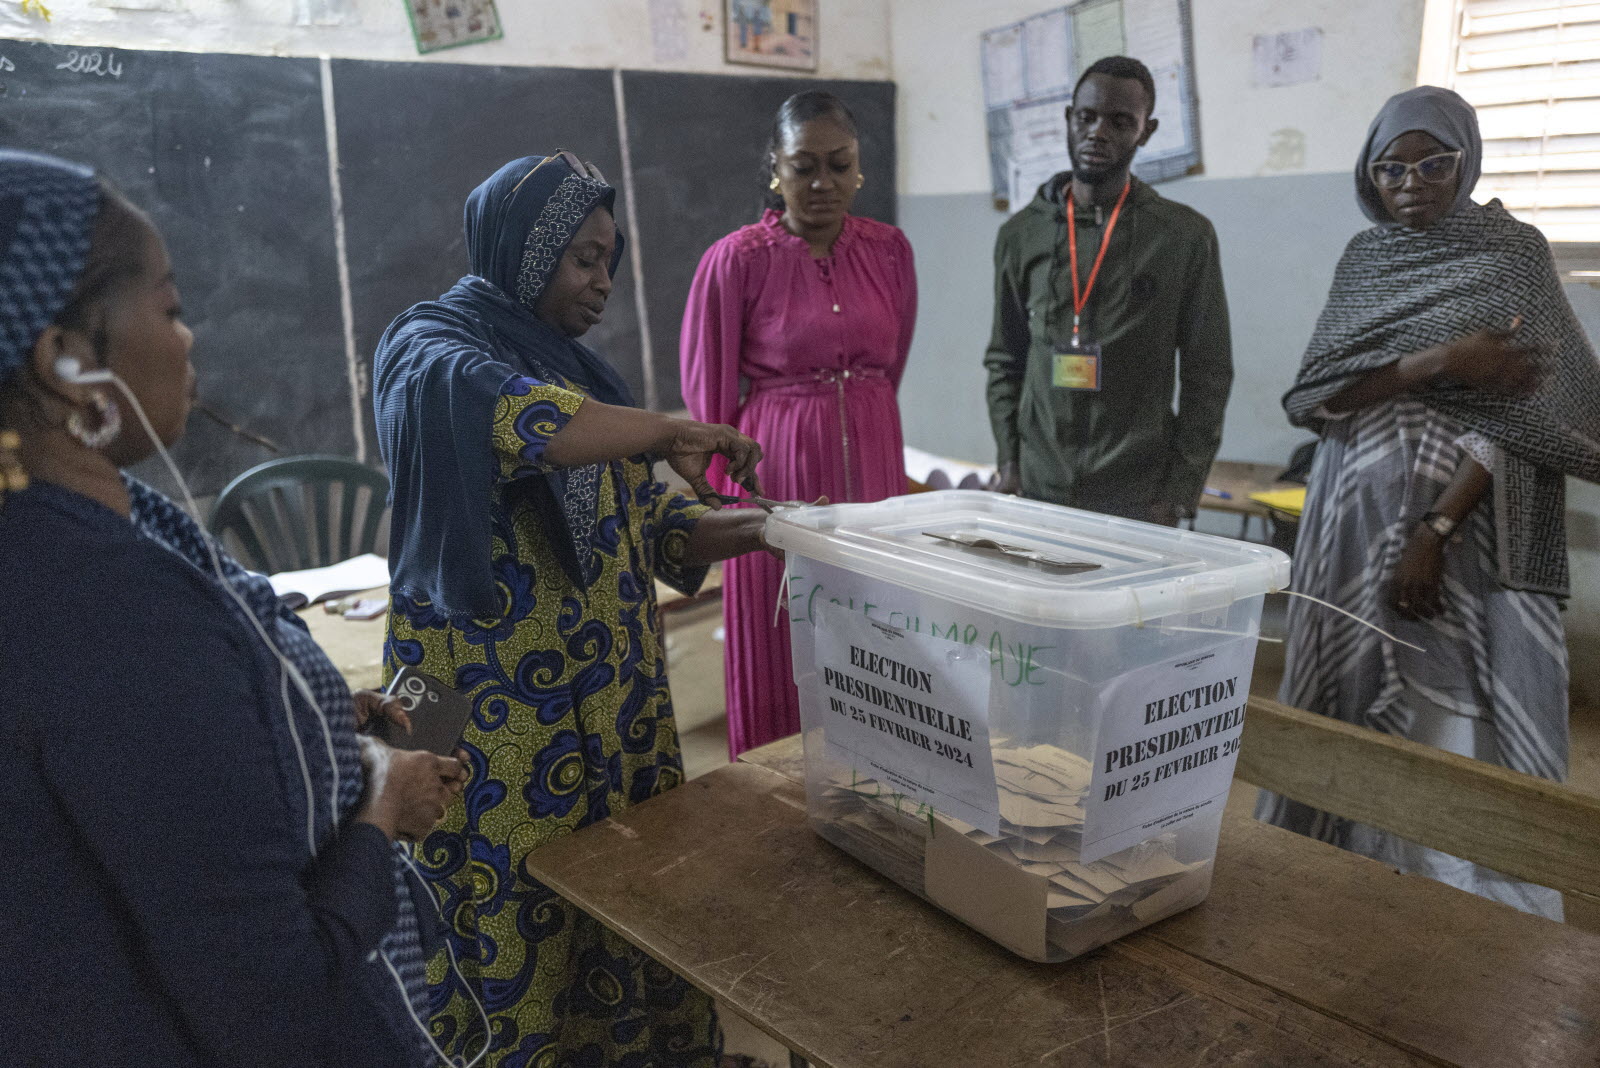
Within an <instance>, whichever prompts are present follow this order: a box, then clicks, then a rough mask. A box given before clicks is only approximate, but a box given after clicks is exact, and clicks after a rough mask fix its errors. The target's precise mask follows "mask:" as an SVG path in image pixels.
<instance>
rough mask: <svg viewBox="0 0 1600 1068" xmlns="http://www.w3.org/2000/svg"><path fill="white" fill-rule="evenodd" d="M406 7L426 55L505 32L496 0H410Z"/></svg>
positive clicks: (491, 38) (498, 36) (491, 39)
mask: <svg viewBox="0 0 1600 1068" xmlns="http://www.w3.org/2000/svg"><path fill="white" fill-rule="evenodd" d="M406 11H407V13H408V14H409V15H410V16H411V35H412V37H413V38H415V39H416V42H417V51H418V52H419V53H422V54H424V55H426V54H427V53H429V52H438V51H440V50H442V49H446V48H458V47H460V46H461V45H469V44H477V43H478V42H480V41H496V40H499V39H500V37H501V36H503V34H502V32H501V29H500V13H499V12H498V11H496V10H495V6H494V0H406Z"/></svg>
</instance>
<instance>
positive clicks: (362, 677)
mask: <svg viewBox="0 0 1600 1068" xmlns="http://www.w3.org/2000/svg"><path fill="white" fill-rule="evenodd" d="M352 596H355V597H376V598H381V599H383V600H388V599H389V587H387V586H380V587H378V588H377V589H375V590H367V591H366V592H364V593H359V594H352ZM340 599H341V600H343V598H340ZM300 618H301V619H303V620H305V621H306V626H307V627H308V628H310V630H311V636H312V637H313V638H315V639H316V640H317V644H318V645H320V646H322V651H323V652H325V653H327V654H328V659H329V660H332V661H333V666H334V667H336V668H338V669H339V674H341V675H343V676H344V679H345V682H347V683H349V685H350V688H351V689H352V690H381V689H382V688H383V634H384V630H385V629H386V628H387V626H388V617H387V616H379V617H378V618H377V619H346V618H344V617H343V616H337V615H332V614H330V613H329V612H328V611H326V610H325V609H324V608H323V607H322V605H320V604H313V605H307V606H306V607H305V608H302V609H301V610H300Z"/></svg>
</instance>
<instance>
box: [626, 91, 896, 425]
mask: <svg viewBox="0 0 1600 1068" xmlns="http://www.w3.org/2000/svg"><path fill="white" fill-rule="evenodd" d="M622 84H623V94H624V96H625V97H626V99H627V106H628V143H629V145H630V147H631V150H632V153H633V182H634V189H635V191H636V196H637V198H638V202H639V203H638V216H639V235H638V236H639V241H640V247H641V248H642V249H643V250H644V278H645V292H646V294H647V296H648V298H649V304H648V306H649V317H650V334H651V343H652V347H653V349H654V355H655V361H654V362H655V369H656V381H657V389H658V394H659V396H660V398H661V404H662V406H663V407H666V408H676V407H679V406H680V405H681V403H682V389H681V380H680V377H679V373H678V332H679V327H680V326H681V324H682V322H683V305H684V301H685V300H686V299H688V296H689V284H690V282H692V281H693V280H694V271H695V268H696V267H697V266H698V265H699V263H700V257H701V256H702V255H704V253H705V250H706V249H707V248H708V247H710V245H711V244H712V243H713V242H714V241H716V240H717V239H718V238H720V237H723V236H724V235H726V234H728V233H730V232H732V231H733V230H736V229H738V228H739V227H741V226H744V225H746V224H747V223H752V222H755V221H756V220H757V219H758V218H760V217H761V207H762V197H763V195H764V194H765V193H766V188H765V186H764V185H763V175H764V169H763V160H764V159H765V156H766V149H767V138H768V137H769V136H770V134H771V131H772V120H773V117H774V116H775V115H776V114H777V111H778V106H779V105H780V104H782V103H783V102H784V100H786V99H787V98H788V97H790V96H791V95H793V94H794V93H798V92H800V91H802V90H805V89H824V90H827V91H829V92H831V93H834V94H835V95H837V96H838V97H839V98H840V99H842V100H843V101H844V102H845V104H846V106H848V107H849V108H850V111H851V113H852V114H853V115H854V116H855V118H856V127H857V131H858V133H859V134H860V137H861V168H862V173H863V174H864V175H865V177H866V185H864V186H863V187H862V189H861V192H860V193H858V194H857V195H856V201H855V206H854V208H853V209H852V210H853V211H854V212H855V214H857V215H864V216H866V217H868V218H872V219H878V220H880V221H882V222H887V223H892V222H894V221H895V194H894V186H895V150H894V146H895V141H894V100H895V91H894V85H893V84H892V83H889V82H855V81H821V80H818V79H815V78H806V79H800V78H761V77H730V76H727V75H721V74H665V73H657V72H652V71H626V72H624V74H623V79H622Z"/></svg>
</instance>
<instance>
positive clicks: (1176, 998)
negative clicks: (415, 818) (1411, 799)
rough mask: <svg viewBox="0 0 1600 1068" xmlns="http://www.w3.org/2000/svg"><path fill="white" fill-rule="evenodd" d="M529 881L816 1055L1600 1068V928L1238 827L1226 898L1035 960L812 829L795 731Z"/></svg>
mask: <svg viewBox="0 0 1600 1068" xmlns="http://www.w3.org/2000/svg"><path fill="white" fill-rule="evenodd" d="M746 757H747V759H748V760H749V761H750V762H748V763H741V764H735V765H731V766H729V767H726V768H722V769H719V770H718V771H715V772H712V773H711V774H709V775H706V776H703V777H701V778H698V779H695V780H692V781H690V782H688V783H686V784H685V785H684V786H682V787H680V788H678V789H676V790H672V791H670V792H668V793H666V794H664V795H662V796H661V797H658V798H655V799H653V800H651V801H649V802H648V803H646V804H643V805H640V806H637V807H635V808H633V809H630V810H629V811H628V812H626V813H624V814H623V815H622V816H621V817H619V818H616V819H610V820H606V821H604V822H602V823H599V824H596V825H595V826H593V827H590V828H587V829H585V830H583V831H580V832H578V833H576V834H574V835H571V836H569V837H567V838H564V839H561V840H559V841H556V842H553V843H551V844H549V845H547V846H544V847H541V848H540V849H539V850H537V851H536V852H534V853H533V854H532V855H531V856H530V857H529V858H528V862H527V870H528V873H529V875H530V876H532V877H533V878H535V879H539V880H541V881H543V882H545V883H547V884H549V885H550V886H552V887H554V888H555V889H556V890H557V891H559V892H560V893H561V894H562V895H564V896H565V897H567V898H569V899H570V900H572V901H574V902H576V903H577V904H579V905H580V906H582V907H583V908H584V909H586V910H587V911H589V912H590V913H591V914H592V915H594V916H596V917H597V918H598V919H600V920H601V921H602V922H603V923H605V924H606V925H607V926H609V927H611V928H613V929H614V930H616V931H617V932H619V933H620V934H621V935H623V937H625V938H627V939H628V940H629V941H631V942H633V943H634V944H635V945H637V946H639V947H640V948H641V949H644V950H645V951H647V952H649V953H650V954H652V955H653V956H654V957H655V958H656V959H658V960H660V961H661V962H662V963H664V964H666V965H667V966H669V967H671V968H672V969H673V970H674V971H676V972H678V973H679V974H680V975H683V976H684V977H685V978H687V979H688V980H689V981H690V982H692V983H693V984H694V985H696V986H698V987H699V988H701V989H702V990H705V991H707V992H708V993H710V994H712V995H714V996H715V997H717V998H718V999H719V1000H721V1001H722V1002H723V1004H725V1005H727V1006H729V1007H730V1008H731V1009H732V1011H734V1012H736V1013H738V1014H739V1015H740V1016H742V1017H744V1018H745V1019H747V1020H749V1021H751V1022H752V1023H753V1024H755V1025H756V1026H757V1027H759V1028H760V1029H761V1030H763V1031H765V1032H767V1033H768V1034H770V1035H772V1036H773V1037H774V1038H776V1039H777V1040H778V1041H780V1042H782V1043H783V1044H784V1045H786V1046H788V1047H789V1048H790V1049H792V1050H795V1051H797V1052H799V1053H800V1054H802V1055H803V1056H805V1057H807V1058H809V1059H810V1060H811V1062H812V1063H813V1064H814V1065H817V1066H818V1068H1000V1066H1010V1065H1046V1066H1052V1065H1053V1066H1063V1065H1122V1066H1128V1068H1134V1066H1138V1068H1166V1066H1176V1068H1182V1066H1189V1065H1193V1066H1196V1068H1201V1066H1205V1065H1216V1066H1220V1065H1229V1066H1245V1065H1252V1066H1260V1068H1269V1066H1270V1068H1298V1066H1328V1068H1332V1066H1351V1065H1361V1066H1369V1068H1371V1066H1391V1065H1459V1066H1467V1065H1471V1066H1482V1068H1523V1066H1538V1068H1578V1066H1580V1065H1581V1066H1583V1068H1593V1066H1594V1065H1595V1064H1596V1063H1600V936H1595V935H1590V934H1585V933H1584V932H1581V931H1577V930H1575V929H1572V928H1568V927H1564V926H1562V925H1560V924H1555V923H1551V922H1549V921H1547V920H1542V919H1538V918H1536V917H1532V916H1527V915H1524V914H1522V913H1519V912H1516V911H1514V910H1512V909H1509V908H1507V907H1505V906H1503V905H1497V904H1495V903H1493V902H1490V901H1486V900H1483V899H1480V898H1477V897H1473V896H1472V895H1469V894H1466V893H1463V892H1461V891H1458V890H1454V889H1451V888H1450V887H1447V886H1444V885H1442V884H1438V883H1434V882H1431V881H1429V880H1426V879H1422V878H1418V877H1413V876H1405V875H1398V874H1395V873H1394V872H1392V871H1390V870H1389V869H1387V868H1384V867H1383V866H1382V865H1380V864H1377V863H1375V862H1373V861H1370V860H1367V859H1366V858H1364V857H1359V856H1355V855H1354V854H1350V853H1345V852H1343V851H1341V850H1338V849H1334V848H1333V847H1331V846H1326V845H1323V844H1321V843H1318V842H1313V841H1311V840H1309V839H1306V838H1301V837H1299V836H1297V835H1293V834H1290V833H1289V832H1287V831H1282V830H1279V829H1278V828H1275V827H1269V826H1266V825H1264V824H1259V823H1256V822H1255V821H1253V820H1250V819H1248V818H1244V817H1230V818H1229V819H1228V820H1227V822H1226V823H1225V825H1224V828H1223V832H1222V842H1221V847H1220V852H1219V855H1218V861H1217V868H1216V878H1215V883H1214V885H1213V888H1212V891H1211V896H1210V898H1209V899H1208V900H1207V901H1206V902H1205V903H1204V904H1202V905H1200V906H1199V907H1197V908H1195V909H1192V910H1190V911H1188V912H1186V913H1183V914H1181V915H1179V916H1175V917H1173V918H1171V919H1169V920H1165V921H1163V922H1161V923H1159V924H1157V925H1155V926H1154V927H1150V928H1147V929H1145V930H1144V931H1141V932H1138V933H1136V934H1134V935H1131V936H1129V937H1127V938H1124V939H1122V940H1120V941H1118V942H1115V943H1113V944H1112V945H1110V946H1107V947H1105V948H1103V949H1100V950H1096V951H1095V952H1093V953H1090V954H1087V955H1085V956H1083V957H1080V958H1078V959H1076V960H1073V961H1069V962H1067V963H1065V964H1055V965H1047V964H1034V963H1031V962H1028V961H1025V960H1022V959H1020V958H1018V957H1015V956H1013V955H1012V954H1010V953H1008V952H1007V951H1005V950H1004V949H1001V948H1000V947H999V946H997V945H995V944H994V943H992V942H990V941H989V940H988V939H986V938H984V937H983V936H982V935H979V934H977V933H975V932H974V931H972V930H970V929H969V928H967V927H965V926H964V925H962V924H961V923H959V922H957V921H955V920H953V919H950V918H949V917H947V916H945V915H944V914H943V913H941V912H939V911H938V910H937V909H935V908H933V907H932V906H930V905H927V904H925V903H924V902H922V901H920V900H919V899H917V898H916V897H914V896H913V895H911V894H909V893H907V892H905V891H903V890H901V889H899V888H898V887H897V886H895V885H894V884H892V883H890V882H888V881H887V880H885V879H883V878H882V877H880V876H879V875H878V874H877V873H876V872H873V871H872V870H870V869H869V868H867V867H865V866H863V865H861V864H858V863H857V862H855V861H854V860H852V859H851V858H849V857H848V856H846V855H845V854H843V853H841V852H840V851H838V850H836V849H834V848H833V847H832V846H831V845H829V844H827V843H826V842H824V841H822V840H821V839H820V838H818V837H817V836H816V835H815V834H813V833H812V832H811V830H810V829H809V827H808V826H807V824H806V821H805V789H804V786H803V784H802V782H801V761H800V750H799V741H798V738H790V739H786V740H784V741H781V742H777V743H774V744H773V745H770V746H767V747H765V748H764V749H762V750H757V751H755V752H754V753H749V754H746Z"/></svg>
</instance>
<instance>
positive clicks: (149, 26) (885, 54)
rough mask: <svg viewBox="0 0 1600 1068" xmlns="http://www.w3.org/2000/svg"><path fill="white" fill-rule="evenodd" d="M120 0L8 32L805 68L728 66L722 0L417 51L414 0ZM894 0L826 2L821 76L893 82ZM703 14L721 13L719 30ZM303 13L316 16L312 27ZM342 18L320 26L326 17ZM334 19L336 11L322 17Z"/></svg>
mask: <svg viewBox="0 0 1600 1068" xmlns="http://www.w3.org/2000/svg"><path fill="white" fill-rule="evenodd" d="M117 2H119V0H49V3H48V4H47V6H48V7H49V8H50V11H51V14H52V19H51V21H50V22H48V23H46V22H44V21H42V20H40V19H38V18H36V17H33V16H28V15H22V14H20V13H19V11H18V5H17V4H16V3H14V2H10V0H8V2H6V3H0V37H11V38H20V39H23V40H41V41H49V42H51V43H54V44H67V45H73V44H81V45H95V46H99V47H113V48H149V49H166V50H173V51H182V52H244V53H253V54H262V55H284V56H308V55H319V54H323V53H326V54H329V55H333V56H339V57H342V58H348V59H392V60H416V59H424V60H431V61H435V62H443V63H491V64H495V63H498V64H507V65H519V66H545V67H627V68H630V69H635V70H673V71H697V72H702V73H727V74H777V75H790V74H793V73H794V72H792V71H785V70H780V69H777V68H767V67H749V66H735V65H730V64H727V63H724V62H723V58H722V37H721V29H722V16H721V9H722V3H721V0H582V2H567V3H551V2H547V0H499V2H498V4H497V7H498V10H499V12H500V20H501V24H502V26H503V28H504V30H505V37H504V38H503V39H501V40H498V41H489V42H485V43H483V44H473V45H466V46H463V47H460V48H452V49H448V50H446V51H443V52H435V53H432V54H430V55H428V56H418V55H417V52H416V47H415V45H414V44H413V42H412V38H411V26H410V23H409V21H408V20H407V18H406V9H405V0H123V2H127V3H130V4H133V3H138V4H143V5H149V4H156V5H159V6H166V7H173V8H177V9H179V10H175V11H148V10H132V11H130V10H123V9H119V8H114V7H110V6H107V5H108V4H114V3H117ZM888 5H889V0H831V2H830V0H823V3H822V4H821V5H820V9H821V10H820V14H819V22H820V26H819V28H818V38H819V45H820V47H819V53H818V54H819V66H818V71H817V74H818V75H819V76H820V77H825V78H861V79H868V80H887V79H888V78H889V76H890V66H891V64H890V58H889V57H890V47H889V16H888ZM652 10H655V11H658V12H665V13H666V14H668V15H670V16H673V17H674V18H675V19H676V20H677V21H678V24H679V25H680V26H681V27H682V28H683V41H684V44H683V47H682V49H681V53H682V54H681V55H678V54H675V53H677V52H678V51H679V49H676V48H674V49H671V50H669V51H668V52H666V53H660V52H658V50H657V48H656V47H655V45H654V44H653V42H652V37H651V27H650V15H651V11H652ZM702 11H708V12H713V13H715V14H716V17H715V18H713V19H712V20H711V27H710V29H706V28H704V20H703V19H702V17H701V12H702ZM298 12H310V13H312V17H310V18H307V19H306V21H307V23H308V24H307V25H298V24H297V13H298ZM327 12H332V13H333V17H334V18H339V17H340V16H341V15H342V21H335V22H332V24H327V25H317V24H315V19H316V18H317V17H318V16H317V14H316V13H327ZM321 17H323V18H324V19H326V18H327V16H326V15H323V16H321Z"/></svg>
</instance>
